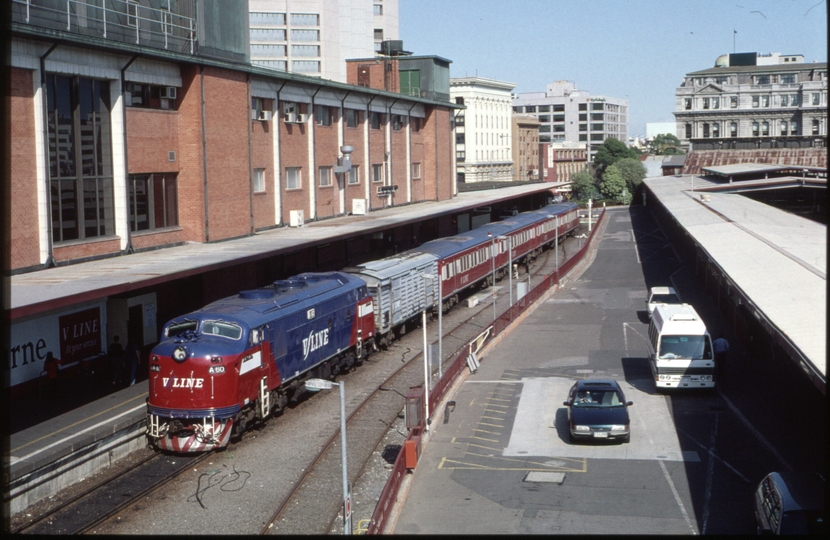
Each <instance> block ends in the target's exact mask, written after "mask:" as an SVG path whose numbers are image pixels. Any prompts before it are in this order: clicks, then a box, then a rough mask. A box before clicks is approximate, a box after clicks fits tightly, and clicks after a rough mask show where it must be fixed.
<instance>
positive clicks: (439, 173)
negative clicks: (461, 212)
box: [421, 107, 455, 201]
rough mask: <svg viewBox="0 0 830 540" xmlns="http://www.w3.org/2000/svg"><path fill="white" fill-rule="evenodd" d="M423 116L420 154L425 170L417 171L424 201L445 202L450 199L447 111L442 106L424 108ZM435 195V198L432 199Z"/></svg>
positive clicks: (450, 155) (450, 170)
mask: <svg viewBox="0 0 830 540" xmlns="http://www.w3.org/2000/svg"><path fill="white" fill-rule="evenodd" d="M426 112H427V117H426V119H425V122H424V124H425V125H424V127H423V128H422V129H421V131H422V132H423V141H424V155H425V159H424V161H425V162H426V167H424V170H423V171H422V172H421V176H422V177H423V182H424V193H425V195H424V198H425V199H428V200H436V198H437V200H439V201H443V200H447V199H450V198H452V185H453V182H455V178H453V177H452V161H451V160H452V159H454V158H455V156H454V155H452V153H453V147H452V142H451V140H450V136H451V134H452V132H451V131H450V115H451V114H452V112H451V110H450V109H449V108H446V107H427V111H426ZM436 196H437V197H436Z"/></svg>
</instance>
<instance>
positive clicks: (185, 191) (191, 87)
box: [127, 65, 205, 242]
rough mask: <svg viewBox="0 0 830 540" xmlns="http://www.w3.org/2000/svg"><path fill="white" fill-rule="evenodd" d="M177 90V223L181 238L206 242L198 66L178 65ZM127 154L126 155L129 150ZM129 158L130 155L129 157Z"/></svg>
mask: <svg viewBox="0 0 830 540" xmlns="http://www.w3.org/2000/svg"><path fill="white" fill-rule="evenodd" d="M181 76H182V88H180V89H179V93H178V96H179V112H178V115H177V118H178V120H179V153H178V157H177V159H178V162H179V171H180V172H179V177H178V180H177V187H178V190H179V226H180V227H181V228H182V230H183V231H184V239H185V240H189V241H193V242H204V241H205V204H204V197H205V190H204V162H203V155H204V153H203V150H202V94H201V76H200V74H199V67H198V66H189V65H183V66H181ZM127 151H128V156H129V149H128V150H127ZM128 159H129V158H128Z"/></svg>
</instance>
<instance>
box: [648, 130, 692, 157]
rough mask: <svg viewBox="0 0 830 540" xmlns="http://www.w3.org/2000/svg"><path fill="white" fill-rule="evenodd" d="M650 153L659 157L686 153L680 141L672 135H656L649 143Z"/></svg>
mask: <svg viewBox="0 0 830 540" xmlns="http://www.w3.org/2000/svg"><path fill="white" fill-rule="evenodd" d="M649 151H650V152H651V153H652V154H655V155H658V156H671V155H675V154H682V153H684V152H683V149H681V148H680V139H678V138H677V137H675V136H674V135H672V134H671V133H666V134H660V135H656V136H655V137H654V139H653V140H652V141H651V142H650V143H649Z"/></svg>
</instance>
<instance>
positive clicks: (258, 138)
mask: <svg viewBox="0 0 830 540" xmlns="http://www.w3.org/2000/svg"><path fill="white" fill-rule="evenodd" d="M278 123H279V116H278V115H276V114H275V115H274V116H272V119H271V120H270V121H268V122H258V121H255V120H252V121H251V146H252V148H251V154H252V161H253V168H254V169H265V191H264V192H262V193H254V227H255V228H257V229H259V228H262V227H269V226H272V225H274V223H275V218H276V211H275V209H274V176H275V175H274V129H276V127H277V124H278Z"/></svg>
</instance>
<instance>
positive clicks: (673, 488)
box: [657, 459, 697, 534]
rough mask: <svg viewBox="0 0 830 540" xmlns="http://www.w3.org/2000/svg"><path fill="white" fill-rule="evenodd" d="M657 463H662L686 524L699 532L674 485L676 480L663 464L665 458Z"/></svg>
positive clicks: (664, 473)
mask: <svg viewBox="0 0 830 540" xmlns="http://www.w3.org/2000/svg"><path fill="white" fill-rule="evenodd" d="M657 463H659V464H660V468H661V469H662V470H663V476H665V477H666V481H667V482H668V483H669V487H670V488H671V492H672V495H674V500H675V501H677V506H679V507H680V513H681V514H683V519H685V520H686V525H688V526H689V530H691V531H692V534H697V531H695V528H694V527H692V522H691V520H689V514H688V513H686V507H685V506H683V501H682V500H681V499H680V494H678V493H677V488H675V487H674V482H672V479H671V476H669V471H668V470H666V466H665V465H664V464H663V460H662V459H660V460H658V461H657Z"/></svg>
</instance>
